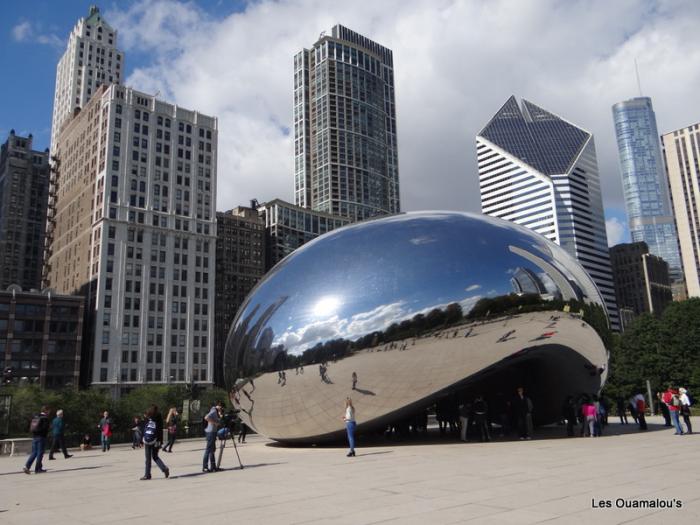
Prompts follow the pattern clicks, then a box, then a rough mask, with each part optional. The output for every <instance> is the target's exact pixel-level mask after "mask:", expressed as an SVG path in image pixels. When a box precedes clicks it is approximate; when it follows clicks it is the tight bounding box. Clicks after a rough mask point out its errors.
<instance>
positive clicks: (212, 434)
mask: <svg viewBox="0 0 700 525" xmlns="http://www.w3.org/2000/svg"><path fill="white" fill-rule="evenodd" d="M223 406H224V405H223V403H222V402H221V401H217V402H216V406H213V407H211V410H209V413H208V414H207V415H206V416H205V417H204V419H205V420H206V422H207V426H206V428H205V429H204V433H205V434H206V436H207V446H206V448H205V449H204V458H203V459H202V472H215V471H216V470H217V468H216V458H215V456H214V453H215V452H216V430H217V427H218V426H219V411H220V410H221V409H222V407H223Z"/></svg>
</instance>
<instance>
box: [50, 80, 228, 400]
mask: <svg viewBox="0 0 700 525" xmlns="http://www.w3.org/2000/svg"><path fill="white" fill-rule="evenodd" d="M216 149H217V120H216V118H214V117H210V116H206V115H202V114H201V113H198V112H196V111H190V110H187V109H184V108H181V107H178V106H175V105H172V104H168V103H166V102H163V101H160V100H157V99H156V98H155V97H153V96H150V95H146V94H143V93H140V92H138V91H135V90H133V89H131V88H126V87H123V86H119V85H114V84H113V85H110V86H106V85H104V86H101V87H100V88H98V92H97V93H96V94H95V95H94V96H93V98H92V99H91V100H90V101H89V102H88V104H87V105H86V106H85V107H84V108H83V109H82V111H80V113H79V114H78V115H77V116H76V117H75V118H73V119H72V120H71V121H70V122H69V123H67V124H66V125H65V126H64V127H63V128H62V131H61V133H60V135H59V138H58V141H57V145H56V154H55V156H56V166H55V168H56V169H55V173H53V174H52V185H51V187H50V197H49V206H50V213H49V222H48V226H47V252H46V261H47V265H46V268H45V273H46V280H47V283H46V284H47V285H48V286H50V287H51V288H53V289H54V290H56V291H58V292H59V293H71V294H75V293H79V294H81V295H84V296H86V297H87V302H86V308H87V313H88V321H89V326H88V330H87V331H86V334H88V335H87V336H86V341H85V346H86V348H87V359H86V360H85V361H86V363H85V367H84V372H85V374H86V378H88V382H89V383H90V384H92V385H100V386H106V387H110V388H111V389H112V391H113V392H114V394H115V395H120V394H121V393H123V392H125V391H128V390H129V389H131V388H132V387H133V386H136V385H141V384H145V383H185V382H187V383H190V382H198V383H202V384H205V385H206V384H210V383H211V381H212V354H213V331H214V322H213V321H214V297H215V294H214V290H215V256H216V252H215V250H216V216H215V208H214V206H215V195H216Z"/></svg>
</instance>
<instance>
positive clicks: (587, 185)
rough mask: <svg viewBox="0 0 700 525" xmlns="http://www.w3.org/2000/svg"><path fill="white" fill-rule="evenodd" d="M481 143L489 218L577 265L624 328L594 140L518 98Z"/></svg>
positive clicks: (483, 198) (480, 136) (508, 104)
mask: <svg viewBox="0 0 700 525" xmlns="http://www.w3.org/2000/svg"><path fill="white" fill-rule="evenodd" d="M476 144H477V161H478V166H479V185H480V191H481V207H482V211H483V212H484V213H485V214H487V215H491V216H493V217H499V218H501V219H505V220H508V221H511V222H514V223H516V224H520V225H522V226H525V227H527V228H529V229H531V230H533V231H535V232H537V233H539V234H541V235H543V236H544V237H546V238H547V239H549V240H550V241H553V242H555V243H556V244H558V245H559V246H561V247H562V248H564V250H566V251H567V252H568V253H569V254H570V255H571V256H572V257H574V258H576V260H577V261H578V262H579V264H580V265H581V266H582V267H583V268H584V269H585V270H586V271H587V272H588V273H589V274H590V276H591V278H592V279H593V282H594V283H595V286H596V287H597V288H598V289H599V290H600V293H601V294H602V295H603V298H604V299H605V305H606V307H607V310H608V315H609V317H610V322H611V326H612V327H613V328H614V329H619V323H618V314H617V305H616V302H615V288H614V284H613V279H612V272H611V269H610V259H609V257H608V243H607V233H606V231H605V214H604V211H603V199H602V196H601V189H600V177H599V175H598V166H597V160H596V151H595V144H594V140H593V135H591V134H590V133H588V132H587V131H585V130H583V129H581V128H579V127H577V126H574V125H573V124H571V123H569V122H567V121H565V120H564V119H562V118H560V117H558V116H556V115H554V114H553V113H550V112H549V111H546V110H544V109H542V108H540V107H538V106H536V105H535V104H533V103H531V102H529V101H527V100H523V101H522V106H519V105H518V102H517V100H516V99H515V97H511V98H509V99H508V100H507V101H506V103H505V104H504V105H503V106H502V107H501V109H499V110H498V112H497V113H496V115H494V117H493V118H492V119H491V120H490V121H489V122H488V123H487V124H486V126H484V128H483V129H482V130H481V131H480V132H479V134H478V135H477V137H476Z"/></svg>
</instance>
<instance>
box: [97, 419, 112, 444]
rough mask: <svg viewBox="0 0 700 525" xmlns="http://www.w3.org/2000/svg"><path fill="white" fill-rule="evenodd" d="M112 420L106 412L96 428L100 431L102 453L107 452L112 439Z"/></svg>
mask: <svg viewBox="0 0 700 525" xmlns="http://www.w3.org/2000/svg"><path fill="white" fill-rule="evenodd" d="M112 427H113V425H112V418H111V417H109V412H107V411H106V410H105V411H104V413H103V414H102V419H100V422H99V423H98V424H97V428H99V429H100V442H101V443H102V452H106V451H108V450H109V446H110V441H111V438H112Z"/></svg>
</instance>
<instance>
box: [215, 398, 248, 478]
mask: <svg viewBox="0 0 700 525" xmlns="http://www.w3.org/2000/svg"><path fill="white" fill-rule="evenodd" d="M239 412H240V410H236V409H234V408H232V409H231V410H229V411H228V412H227V413H226V414H225V415H223V416H221V423H220V427H219V430H218V432H217V433H216V435H217V437H218V438H219V442H220V443H219V459H218V460H217V462H216V470H221V457H222V456H223V454H224V449H225V448H226V441H227V440H228V439H229V438H231V442H232V443H233V448H234V450H235V451H236V456H237V457H238V464H239V465H240V466H241V469H242V468H243V463H241V456H240V455H239V454H238V447H237V446H236V439H235V438H236V427H237V426H238V425H240V424H243V422H242V421H241V420H240V419H239V418H238V413H239Z"/></svg>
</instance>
